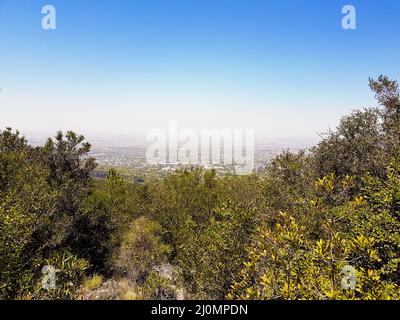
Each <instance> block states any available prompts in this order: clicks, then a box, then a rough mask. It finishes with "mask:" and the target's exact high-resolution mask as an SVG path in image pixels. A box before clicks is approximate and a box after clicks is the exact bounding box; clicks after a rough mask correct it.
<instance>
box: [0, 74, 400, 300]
mask: <svg viewBox="0 0 400 320" xmlns="http://www.w3.org/2000/svg"><path fill="white" fill-rule="evenodd" d="M370 87H371V89H372V90H373V92H374V93H375V94H376V99H377V101H378V106H377V107H376V108H370V109H365V110H357V111H354V112H353V113H352V114H351V115H349V116H346V117H344V118H343V119H342V120H341V122H340V124H339V126H338V128H337V129H336V130H335V131H331V132H328V133H327V134H326V135H325V136H323V139H322V140H321V142H320V143H319V144H318V145H317V146H316V147H314V148H313V149H312V150H310V151H301V152H299V153H296V154H293V153H290V152H283V153H282V154H281V155H279V156H278V157H276V158H275V159H274V160H273V161H271V162H270V163H269V164H268V165H267V166H266V168H265V170H264V172H263V173H262V174H258V175H256V174H251V175H247V176H234V175H228V176H218V175H217V174H216V172H215V171H214V170H204V169H201V168H197V167H193V168H187V169H182V170H178V171H176V172H174V173H171V174H169V175H168V176H167V177H165V178H162V179H158V180H157V179H152V180H151V181H146V182H145V183H137V182H129V181H127V180H126V179H124V178H122V176H120V175H119V174H118V172H117V171H116V170H115V169H111V170H110V171H109V173H108V176H107V178H106V179H97V178H93V177H91V174H92V173H93V170H94V169H95V167H96V164H95V161H94V159H92V158H90V157H88V152H89V151H90V145H89V144H88V143H84V138H83V137H82V136H79V135H76V134H75V133H73V132H67V133H66V134H65V135H64V134H63V133H61V132H59V133H57V135H56V137H55V138H54V139H49V140H48V141H47V143H46V144H45V145H44V146H43V147H32V146H30V145H29V144H28V143H27V141H26V140H25V138H24V137H23V136H21V135H20V133H19V132H18V131H13V130H11V129H10V128H6V129H5V130H4V131H0V298H3V299H75V298H82V297H83V296H84V294H83V293H82V292H83V291H82V290H84V289H85V288H84V287H85V284H86V287H90V288H89V289H90V290H95V288H96V287H98V286H101V285H102V284H101V282H102V281H103V279H105V280H106V281H109V283H111V284H112V283H113V282H111V281H120V282H119V283H120V288H119V289H118V290H119V291H118V290H117V291H116V292H117V293H115V292H113V294H111V295H110V296H109V297H107V298H113V299H115V298H126V299H129V298H132V299H171V298H178V297H182V292H184V295H183V297H184V298H188V299H193V298H208V299H223V298H228V299H399V298H400V271H399V270H400V268H399V264H400V216H399V215H400V94H399V88H398V84H397V82H395V81H391V80H389V79H388V78H387V77H383V76H381V77H379V78H378V79H376V80H370ZM46 265H51V266H53V267H54V268H55V270H56V271H57V272H56V275H57V277H56V288H54V289H49V290H46V289H43V288H42V280H43V276H44V274H43V273H42V271H43V269H42V268H43V266H46ZM91 274H95V276H93V277H92V278H90V275H91ZM122 287H124V288H125V287H126V288H125V289H124V290H123V293H121V292H122V289H121V288H122ZM118 292H119V293H118Z"/></svg>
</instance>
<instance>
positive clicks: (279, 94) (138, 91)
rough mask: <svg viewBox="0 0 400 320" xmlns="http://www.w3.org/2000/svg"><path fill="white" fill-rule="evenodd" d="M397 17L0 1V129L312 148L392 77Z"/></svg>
mask: <svg viewBox="0 0 400 320" xmlns="http://www.w3.org/2000/svg"><path fill="white" fill-rule="evenodd" d="M46 4H51V5H54V6H55V8H56V10H57V29H56V30H50V31H45V30H42V28H41V19H42V17H43V15H42V14H41V8H42V6H44V5H46ZM346 4H351V5H353V6H354V7H355V8H356V10H357V30H343V29H342V27H341V19H342V14H341V8H342V7H343V6H344V5H346ZM399 17H400V1H398V0H362V1H361V0H360V1H355V0H348V1H336V0H280V1H268V0H264V1H261V0H129V1H128V0H98V1H95V0H81V1H77V0H64V1H55V0H47V1H34V0H0V88H1V91H0V126H1V127H4V126H12V127H15V128H19V129H20V130H22V131H28V132H45V133H53V132H54V131H55V130H57V129H63V130H66V129H73V130H76V131H79V132H83V133H86V134H88V133H97V132H99V133H100V132H101V133H107V132H110V133H127V132H134V131H143V130H146V129H149V128H157V127H160V128H164V127H167V125H168V121H170V120H178V122H179V125H180V126H181V127H190V128H209V127H212V128H223V127H228V128H252V129H256V130H257V132H262V133H265V134H268V135H270V136H282V137H283V136H284V137H315V136H316V133H317V132H323V131H326V129H327V128H329V127H335V125H336V124H337V122H338V120H339V119H340V117H341V116H343V115H345V114H348V113H349V112H350V110H351V109H354V108H361V107H366V106H373V105H374V100H373V96H372V94H371V93H370V91H369V89H368V78H369V77H377V76H378V75H380V74H386V75H388V76H390V77H392V78H394V79H400V42H399V41H398V39H399V34H400V18H399Z"/></svg>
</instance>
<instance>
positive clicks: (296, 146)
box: [26, 134, 318, 179]
mask: <svg viewBox="0 0 400 320" xmlns="http://www.w3.org/2000/svg"><path fill="white" fill-rule="evenodd" d="M26 137H27V139H28V141H29V143H30V144H32V145H34V146H40V145H43V144H44V143H45V141H46V139H47V137H48V135H37V134H27V135H26ZM86 141H88V142H90V143H91V145H92V148H91V152H90V156H92V157H94V158H95V159H96V160H97V163H98V165H99V166H98V169H97V170H96V171H95V173H94V175H95V176H97V177H99V178H104V177H106V174H107V171H108V169H109V168H117V169H119V170H120V171H121V172H122V173H123V175H125V176H126V177H129V178H131V177H133V178H137V179H140V177H147V176H149V175H151V176H163V175H165V174H166V173H168V172H170V171H173V170H176V169H178V168H181V167H183V166H184V165H183V164H181V163H179V162H177V163H158V164H156V165H155V164H150V163H148V162H147V160H146V150H147V147H148V146H149V142H147V141H146V139H145V136H144V135H140V134H136V135H111V136H108V137H105V136H99V135H97V136H94V135H93V136H87V137H86ZM316 143H318V137H316V138H315V139H305V138H268V137H260V136H257V137H256V139H255V155H254V169H255V172H260V171H261V170H263V168H264V167H265V166H266V165H267V164H268V162H269V161H271V159H273V158H274V157H276V156H277V155H279V154H280V153H282V152H283V151H285V150H289V151H291V152H297V151H299V150H301V149H306V150H308V149H309V148H311V147H312V146H314V145H315V144H316ZM203 166H204V167H206V168H214V169H216V170H217V171H218V172H219V173H220V174H224V173H229V172H232V168H231V167H229V166H224V165H223V164H210V165H203Z"/></svg>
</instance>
